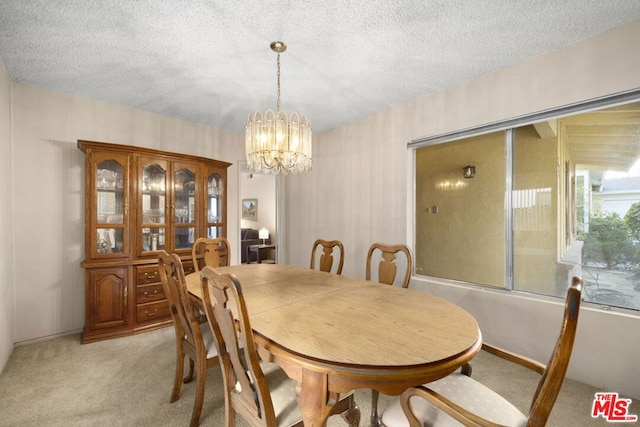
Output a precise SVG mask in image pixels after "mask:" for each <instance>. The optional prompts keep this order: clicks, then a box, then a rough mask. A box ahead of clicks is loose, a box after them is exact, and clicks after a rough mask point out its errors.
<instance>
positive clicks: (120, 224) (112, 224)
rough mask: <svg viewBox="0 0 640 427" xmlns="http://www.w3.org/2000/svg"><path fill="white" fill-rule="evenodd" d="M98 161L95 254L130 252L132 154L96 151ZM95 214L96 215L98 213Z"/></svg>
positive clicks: (116, 254)
mask: <svg viewBox="0 0 640 427" xmlns="http://www.w3.org/2000/svg"><path fill="white" fill-rule="evenodd" d="M95 156H96V161H95V162H94V165H95V169H94V180H93V186H94V189H95V203H96V205H95V207H94V209H93V214H92V216H93V222H94V224H95V228H94V230H96V236H95V241H94V240H93V239H92V240H91V242H92V245H91V246H92V254H93V255H94V256H98V257H103V256H111V257H114V256H115V257H119V256H125V255H127V248H128V237H127V233H126V227H125V224H127V213H128V199H127V193H126V188H127V187H128V165H129V163H128V158H127V157H126V156H121V157H119V156H117V155H115V156H114V155H109V156H106V155H104V153H96V155H95ZM94 215H95V216H94Z"/></svg>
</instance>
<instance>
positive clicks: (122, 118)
mask: <svg viewBox="0 0 640 427" xmlns="http://www.w3.org/2000/svg"><path fill="white" fill-rule="evenodd" d="M12 91H13V104H12V110H13V146H14V152H13V162H14V164H15V165H19V167H16V168H15V169H14V175H13V179H14V183H15V184H14V187H13V188H14V192H15V202H14V207H15V212H16V218H15V235H16V240H15V296H16V319H15V325H16V331H17V334H16V337H15V338H16V341H17V342H22V341H27V340H32V339H36V338H41V337H46V336H49V335H54V334H61V333H65V332H71V331H77V330H80V329H81V328H82V327H83V325H84V276H83V271H82V269H81V268H80V262H81V261H82V260H83V258H84V247H83V242H84V237H83V236H84V234H83V233H84V188H83V183H84V155H83V154H82V152H81V151H80V150H78V149H77V148H76V141H77V140H78V139H87V140H95V141H104V142H113V143H120V144H130V145H138V146H143V147H152V148H158V149H162V150H167V151H176V152H181V153H189V154H194V155H199V156H205V157H212V158H216V159H220V160H223V161H227V162H231V163H234V164H235V163H236V161H237V160H238V159H240V158H241V157H242V155H243V145H242V138H241V136H240V135H239V134H231V133H227V132H221V131H219V130H216V129H214V128H210V127H206V126H203V125H199V124H194V123H188V122H184V121H181V120H177V119H172V118H167V117H162V116H158V115H155V114H150V113H144V112H140V111H136V110H132V109H127V108H122V107H118V106H114V105H109V104H106V103H101V102H96V101H92V100H88V99H84V98H80V97H77V96H72V95H67V94H61V93H56V92H51V91H48V90H44V89H41V88H37V87H33V86H29V85H24V84H18V83H13V84H12ZM212 114H213V113H212ZM236 169H237V167H236V166H232V167H230V168H229V170H228V174H229V179H228V194H229V196H230V197H229V201H228V214H229V219H230V222H229V228H228V230H229V233H230V236H229V238H230V240H231V243H232V245H233V247H236V246H237V236H235V234H231V233H232V231H233V230H237V224H238V214H237V213H238V201H237V197H236V195H237V193H238V191H237V182H238V181H237V178H236V176H237V171H236Z"/></svg>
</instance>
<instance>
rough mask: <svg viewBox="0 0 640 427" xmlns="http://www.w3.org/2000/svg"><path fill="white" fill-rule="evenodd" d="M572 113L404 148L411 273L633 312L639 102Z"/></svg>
mask: <svg viewBox="0 0 640 427" xmlns="http://www.w3.org/2000/svg"><path fill="white" fill-rule="evenodd" d="M570 113H571V114H569V113H568V112H566V111H565V115H564V116H560V115H556V116H555V117H545V118H544V120H539V121H529V122H527V123H525V122H524V120H523V123H521V124H519V123H514V124H513V126H509V127H506V126H505V127H503V128H499V126H495V125H494V126H495V129H494V130H491V129H490V130H489V131H487V128H483V129H478V131H477V132H476V133H474V132H473V131H466V134H465V135H464V137H460V135H452V137H451V138H450V139H449V138H447V137H446V136H444V137H438V138H433V141H429V140H425V141H421V142H420V143H419V144H416V143H414V146H417V147H416V148H415V149H416V153H415V161H416V194H415V201H416V240H415V257H416V273H417V274H421V275H425V276H430V277H437V278H442V279H448V280H452V281H457V282H465V283H471V284H477V285H482V286H491V287H498V288H505V289H510V290H515V291H523V292H529V293H536V294H542V295H550V296H564V295H565V293H566V288H567V286H568V283H569V280H570V278H571V276H573V275H580V276H582V277H583V280H584V292H583V295H584V298H585V300H586V301H590V302H593V303H598V304H605V305H608V306H611V307H622V308H628V309H634V310H639V309H640V170H639V169H640V162H639V161H638V160H639V159H640V102H627V103H625V104H622V105H616V106H608V107H603V108H599V109H596V110H593V111H589V112H582V113H575V112H573V111H571V112H570ZM466 166H473V167H474V170H473V173H471V175H473V176H472V177H470V176H469V173H467V174H465V171H464V170H463V169H464V168H465V167H466Z"/></svg>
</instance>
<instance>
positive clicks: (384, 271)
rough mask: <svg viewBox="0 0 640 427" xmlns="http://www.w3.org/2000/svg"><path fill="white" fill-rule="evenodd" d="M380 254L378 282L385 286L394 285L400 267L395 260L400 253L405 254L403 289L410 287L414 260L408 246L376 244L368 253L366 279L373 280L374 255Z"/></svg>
mask: <svg viewBox="0 0 640 427" xmlns="http://www.w3.org/2000/svg"><path fill="white" fill-rule="evenodd" d="M378 252H379V255H380V258H381V260H380V262H379V263H378V271H377V273H378V277H377V280H376V281H377V282H379V283H384V284H385V285H393V284H394V282H395V281H396V275H397V272H398V265H397V264H396V262H395V260H396V258H397V256H398V254H399V253H403V254H404V256H405V265H406V268H405V272H404V276H403V278H402V282H400V283H401V285H402V287H403V288H406V287H408V286H409V279H410V278H411V271H412V270H413V258H412V257H411V251H409V248H408V247H407V246H406V245H403V244H401V243H400V244H396V245H388V244H386V243H374V244H372V245H371V247H370V248H369V253H367V268H366V271H365V274H366V276H365V279H367V280H373V279H372V271H371V264H372V261H373V259H374V255H377V254H378Z"/></svg>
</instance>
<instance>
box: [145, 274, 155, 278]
mask: <svg viewBox="0 0 640 427" xmlns="http://www.w3.org/2000/svg"><path fill="white" fill-rule="evenodd" d="M144 278H145V279H155V278H156V273H151V274H149V273H144Z"/></svg>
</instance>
